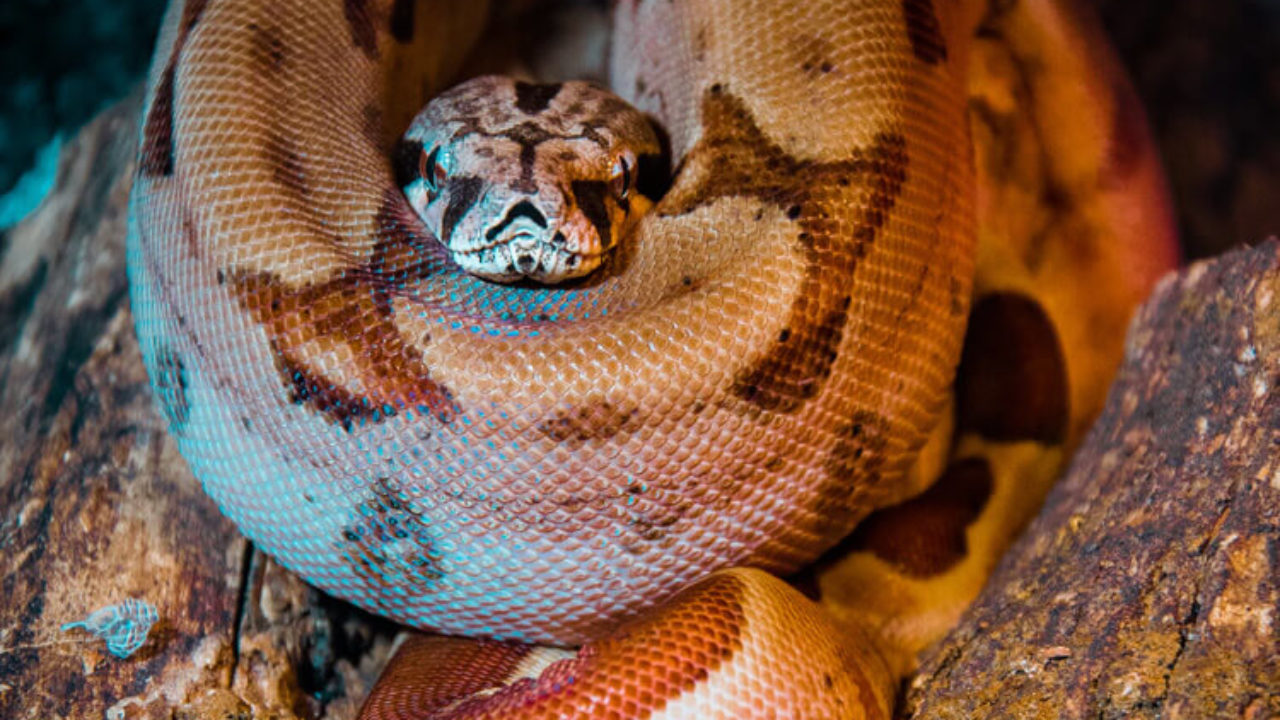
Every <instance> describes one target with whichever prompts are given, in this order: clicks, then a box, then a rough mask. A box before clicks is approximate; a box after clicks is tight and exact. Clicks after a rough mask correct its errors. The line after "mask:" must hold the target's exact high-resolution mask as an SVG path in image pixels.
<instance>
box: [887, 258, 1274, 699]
mask: <svg viewBox="0 0 1280 720" xmlns="http://www.w3.org/2000/svg"><path fill="white" fill-rule="evenodd" d="M1278 386H1280V241H1277V240H1274V239H1273V240H1270V241H1268V242H1266V243H1263V244H1262V245H1260V246H1259V247H1257V248H1254V249H1249V250H1244V249H1242V250H1236V251H1232V252H1230V253H1227V254H1226V255H1224V256H1222V257H1220V258H1218V259H1216V260H1212V261H1206V262H1201V263H1197V264H1195V265H1193V266H1191V267H1190V268H1188V269H1187V270H1185V271H1184V272H1182V273H1181V274H1179V275H1178V276H1176V277H1172V278H1166V279H1165V280H1164V281H1163V282H1162V283H1161V285H1160V286H1159V287H1158V289H1157V290H1156V292H1155V294H1154V295H1153V297H1152V298H1151V299H1150V300H1149V301H1148V302H1147V304H1146V305H1145V306H1144V307H1143V309H1142V310H1141V311H1140V313H1139V316H1138V317H1137V319H1136V320H1135V323H1134V325H1133V326H1132V327H1131V328H1130V331H1129V338H1128V345H1127V356H1126V359H1125V362H1124V365H1123V366H1122V368H1121V370H1120V374H1119V376H1118V378H1117V380H1116V382H1115V384H1114V385H1113V386H1112V388H1111V394H1110V396H1109V399H1108V402H1107V407H1106V409H1105V410H1104V411H1103V414H1102V416H1101V417H1100V418H1099V420H1098V422H1097V423H1096V424H1095V425H1094V427H1093V429H1092V431H1091V432H1090V434H1089V437H1088V439H1086V441H1085V443H1084V445H1083V447H1082V448H1081V449H1080V451H1079V452H1078V453H1077V454H1076V456H1075V458H1074V461H1073V463H1072V466H1071V469H1070V470H1069V471H1068V474H1067V476H1066V477H1065V479H1064V480H1062V481H1061V482H1059V483H1058V485H1057V486H1056V487H1055V488H1054V490H1053V491H1052V493H1051V494H1050V496H1049V498H1048V500H1047V501H1046V504H1045V509H1044V510H1043V512H1042V513H1041V515H1040V517H1039V518H1037V519H1036V520H1035V522H1034V523H1033V524H1032V525H1031V527H1030V528H1029V529H1028V531H1027V533H1026V534H1025V535H1024V536H1023V538H1022V539H1021V540H1020V541H1019V542H1018V543H1017V544H1016V545H1015V546H1014V548H1013V549H1012V550H1011V551H1010V552H1009V553H1008V554H1006V556H1005V558H1004V559H1003V561H1002V563H1001V565H1000V567H999V569H998V570H997V571H996V574H995V575H994V576H993V577H992V579H991V581H990V583H989V584H988V586H987V588H986V590H985V591H984V592H983V594H982V595H981V596H980V597H979V599H978V601H977V603H976V604H975V605H974V606H973V607H972V608H970V610H969V611H968V613H967V614H966V617H965V619H964V620H963V622H962V623H961V625H960V626H959V627H957V628H956V629H955V630H954V631H953V632H952V633H951V634H950V635H949V636H948V638H947V639H946V640H944V641H943V642H942V643H940V644H939V645H938V646H937V647H935V648H933V649H931V651H930V652H929V655H928V658H927V659H926V662H925V664H924V667H923V669H922V671H921V672H920V673H919V675H918V676H917V677H916V678H915V680H914V681H913V683H912V684H911V685H910V687H909V688H908V692H907V699H908V702H907V707H906V708H905V709H904V713H905V714H906V715H907V716H909V717H912V718H921V719H924V718H930V719H934V718H974V717H983V718H1026V719H1031V718H1060V717H1073V718H1083V717H1088V718H1120V717H1124V718H1157V717H1158V718H1210V717H1213V718H1219V717H1231V718H1249V719H1251V720H1252V719H1257V720H1261V719H1263V718H1274V717H1277V716H1280V628H1277V623H1280V392H1278V391H1277V387H1278Z"/></svg>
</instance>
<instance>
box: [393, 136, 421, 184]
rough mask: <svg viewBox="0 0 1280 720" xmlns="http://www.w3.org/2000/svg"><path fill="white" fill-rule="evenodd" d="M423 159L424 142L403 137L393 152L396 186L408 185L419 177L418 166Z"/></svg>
mask: <svg viewBox="0 0 1280 720" xmlns="http://www.w3.org/2000/svg"><path fill="white" fill-rule="evenodd" d="M421 160H422V143H420V142H418V141H417V140H409V139H408V138H402V139H401V140H400V141H399V142H397V143H396V149H395V151H393V152H392V154H391V168H392V170H393V171H394V172H395V175H396V186H397V187H401V188H403V187H406V186H408V185H409V183H411V182H413V181H414V180H417V179H418V167H419V163H420V161H421Z"/></svg>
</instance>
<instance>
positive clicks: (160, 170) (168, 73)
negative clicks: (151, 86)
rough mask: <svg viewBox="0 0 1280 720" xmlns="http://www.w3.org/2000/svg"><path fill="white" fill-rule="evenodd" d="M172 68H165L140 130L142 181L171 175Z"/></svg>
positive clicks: (139, 164) (139, 165) (173, 71)
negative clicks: (143, 178)
mask: <svg viewBox="0 0 1280 720" xmlns="http://www.w3.org/2000/svg"><path fill="white" fill-rule="evenodd" d="M175 72H176V70H175V68H174V66H173V64H172V63H171V64H170V65H169V67H167V68H165V70H164V74H163V75H161V76H160V82H159V83H157V84H156V92H155V95H154V96H153V97H152V100H151V111H150V112H148V113H147V119H146V122H145V123H144V124H143V126H142V153H141V157H140V158H139V160H138V169H139V171H140V172H141V173H142V174H143V175H144V176H145V177H167V176H169V175H172V174H173V76H174V73H175Z"/></svg>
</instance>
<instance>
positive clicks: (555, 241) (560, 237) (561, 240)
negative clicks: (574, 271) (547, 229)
mask: <svg viewBox="0 0 1280 720" xmlns="http://www.w3.org/2000/svg"><path fill="white" fill-rule="evenodd" d="M567 242H569V241H568V240H567V239H566V238H565V236H564V233H562V232H560V231H559V230H557V231H556V234H555V235H554V236H552V238H551V244H552V245H554V246H555V247H564V246H565V243H567Z"/></svg>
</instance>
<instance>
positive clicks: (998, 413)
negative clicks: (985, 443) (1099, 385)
mask: <svg viewBox="0 0 1280 720" xmlns="http://www.w3.org/2000/svg"><path fill="white" fill-rule="evenodd" d="M1068 404H1069V398H1068V395H1067V368H1066V362H1065V360H1064V359H1063V355H1062V348H1061V346H1060V345H1059V343H1058V335H1057V333H1056V332H1055V331H1054V329H1053V322H1052V321H1051V320H1050V319H1049V317H1048V315H1046V314H1045V312H1044V310H1043V309H1042V308H1041V307H1040V305H1039V303H1037V302H1036V301H1035V300H1033V299H1031V298H1030V297H1027V296H1025V295H1021V294H1017V293H1009V292H1006V293H994V294H991V295H987V296H984V297H982V298H981V299H979V300H978V302H977V304H976V305H975V306H974V308H973V311H972V312H971V313H970V315H969V330H968V333H967V334H966V335H965V340H964V350H963V352H962V353H961V356H960V368H959V370H958V372H957V375H956V429H957V431H959V432H962V433H964V432H973V433H978V434H980V435H982V436H984V437H987V438H990V439H992V440H1000V441H1018V440H1038V441H1040V442H1044V443H1058V442H1062V441H1063V439H1065V437H1066V432H1067V424H1068V422H1069V420H1070V418H1069V416H1068Z"/></svg>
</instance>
